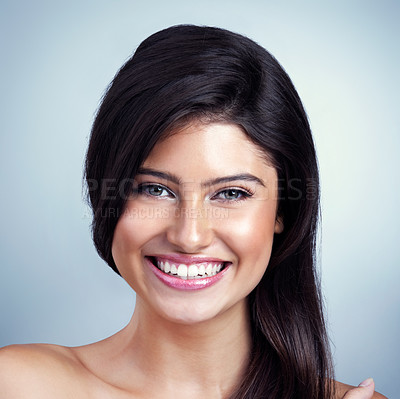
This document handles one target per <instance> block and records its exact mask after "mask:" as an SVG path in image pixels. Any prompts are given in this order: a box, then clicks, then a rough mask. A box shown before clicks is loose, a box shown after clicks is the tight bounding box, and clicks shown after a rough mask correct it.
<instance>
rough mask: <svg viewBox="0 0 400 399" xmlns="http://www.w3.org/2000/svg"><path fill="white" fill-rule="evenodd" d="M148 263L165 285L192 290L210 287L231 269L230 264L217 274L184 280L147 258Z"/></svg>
mask: <svg viewBox="0 0 400 399" xmlns="http://www.w3.org/2000/svg"><path fill="white" fill-rule="evenodd" d="M145 259H146V262H147V264H148V265H149V267H150V269H151V270H152V272H153V273H154V274H155V275H156V277H158V279H159V280H161V281H162V282H163V283H164V284H165V285H167V286H168V287H171V288H175V289H177V290H184V291H191V290H201V289H203V288H207V287H210V286H211V285H214V284H215V283H217V282H218V281H219V280H221V278H222V277H223V276H224V274H225V273H226V271H227V270H228V269H229V265H226V266H225V268H224V270H222V271H220V272H219V273H217V274H216V275H215V276H211V277H204V278H196V279H192V280H184V279H181V278H179V277H174V276H171V275H170V274H166V273H164V272H163V271H161V270H160V269H159V268H158V267H156V266H154V265H153V263H152V262H151V261H150V259H148V258H145Z"/></svg>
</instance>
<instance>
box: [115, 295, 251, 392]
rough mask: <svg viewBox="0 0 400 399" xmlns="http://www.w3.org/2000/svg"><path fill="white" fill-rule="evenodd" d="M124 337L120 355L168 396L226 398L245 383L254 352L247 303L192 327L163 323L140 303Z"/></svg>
mask: <svg viewBox="0 0 400 399" xmlns="http://www.w3.org/2000/svg"><path fill="white" fill-rule="evenodd" d="M120 334H121V335H120V340H119V342H120V344H122V346H123V348H121V351H120V352H119V353H121V354H124V356H125V357H126V358H128V357H129V358H130V359H131V362H132V361H133V363H134V364H135V365H136V366H137V368H136V370H140V373H141V374H143V375H142V377H141V378H146V376H148V377H151V378H152V379H154V380H155V381H157V385H158V386H159V387H160V386H164V389H166V390H168V389H170V388H173V387H175V389H176V388H177V387H180V389H185V388H184V387H187V389H188V390H189V389H191V391H192V392H193V390H196V389H198V390H202V391H203V394H204V391H209V392H215V393H216V392H217V391H219V392H220V393H221V397H223V396H225V395H226V393H227V392H230V391H232V389H233V388H234V387H235V386H236V384H237V383H238V381H240V379H241V377H242V375H243V373H244V370H245V367H246V366H247V362H248V358H249V354H250V350H251V327H250V320H249V312H248V306H247V302H246V301H242V302H240V303H238V304H237V305H236V306H234V307H232V308H230V309H229V310H228V311H226V312H225V313H223V314H221V315H218V316H217V317H215V318H213V319H211V320H207V321H203V322H200V323H196V324H190V325H188V324H179V323H176V322H173V321H169V320H166V319H164V318H162V317H161V316H160V315H157V314H155V313H154V312H153V311H152V309H149V308H148V307H146V305H145V304H144V303H143V302H142V301H141V300H140V298H139V297H138V298H137V303H136V308H135V312H134V314H133V316H132V319H131V321H130V323H129V324H128V326H127V327H126V328H125V329H124V330H123V331H121V333H120ZM190 387H191V388H190ZM214 395H215V394H213V396H214ZM199 396H201V395H200V393H199ZM191 397H195V396H193V395H192V396H191Z"/></svg>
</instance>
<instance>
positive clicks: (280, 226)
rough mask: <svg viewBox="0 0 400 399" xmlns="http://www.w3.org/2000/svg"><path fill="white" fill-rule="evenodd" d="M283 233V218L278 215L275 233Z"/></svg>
mask: <svg viewBox="0 0 400 399" xmlns="http://www.w3.org/2000/svg"><path fill="white" fill-rule="evenodd" d="M282 231H283V218H282V217H281V216H278V215H277V216H276V220H275V227H274V233H275V234H280V233H282Z"/></svg>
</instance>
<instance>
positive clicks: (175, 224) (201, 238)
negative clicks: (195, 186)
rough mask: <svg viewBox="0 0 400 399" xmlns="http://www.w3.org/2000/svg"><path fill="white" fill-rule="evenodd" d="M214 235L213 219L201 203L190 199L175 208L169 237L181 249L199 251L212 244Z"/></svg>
mask: <svg viewBox="0 0 400 399" xmlns="http://www.w3.org/2000/svg"><path fill="white" fill-rule="evenodd" d="M213 235H214V233H213V230H212V228H211V220H210V218H209V215H208V214H207V212H206V208H204V207H203V206H202V205H201V204H195V203H194V201H188V203H187V204H184V205H182V206H181V207H177V208H175V214H174V215H173V216H172V217H171V225H170V226H169V228H168V230H167V239H168V241H169V242H170V243H171V244H173V245H174V246H175V247H177V248H178V249H179V250H180V251H182V252H186V253H197V252H199V251H201V250H202V249H204V248H206V247H207V246H209V245H210V244H211V242H212V240H213Z"/></svg>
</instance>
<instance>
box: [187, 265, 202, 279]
mask: <svg viewBox="0 0 400 399" xmlns="http://www.w3.org/2000/svg"><path fill="white" fill-rule="evenodd" d="M198 274H199V269H198V268H197V266H195V265H190V266H189V268H188V274H187V275H188V277H194V276H197V275H198Z"/></svg>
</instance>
